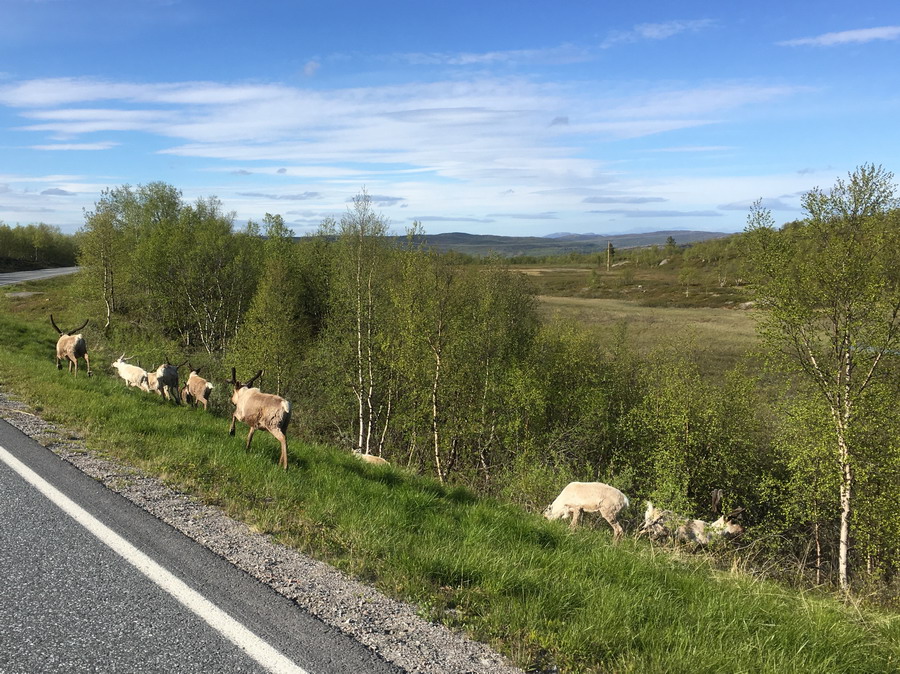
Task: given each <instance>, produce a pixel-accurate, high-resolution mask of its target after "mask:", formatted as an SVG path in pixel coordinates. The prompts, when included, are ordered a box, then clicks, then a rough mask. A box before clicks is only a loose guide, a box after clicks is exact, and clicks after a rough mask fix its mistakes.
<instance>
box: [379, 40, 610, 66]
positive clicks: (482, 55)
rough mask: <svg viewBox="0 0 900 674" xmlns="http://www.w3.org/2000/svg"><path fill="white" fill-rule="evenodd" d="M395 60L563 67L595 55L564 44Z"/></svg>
mask: <svg viewBox="0 0 900 674" xmlns="http://www.w3.org/2000/svg"><path fill="white" fill-rule="evenodd" d="M394 58H397V59H399V60H402V61H405V62H407V63H410V64H412V65H449V66H484V65H500V64H505V65H521V64H528V65H563V64H569V63H581V62H584V61H590V60H592V59H593V58H594V55H593V54H592V52H591V51H590V50H589V49H586V48H584V47H579V46H577V45H572V44H562V45H559V46H557V47H544V48H538V49H510V50H506V51H489V52H427V53H424V52H419V53H411V54H398V55H396V56H395V57H394Z"/></svg>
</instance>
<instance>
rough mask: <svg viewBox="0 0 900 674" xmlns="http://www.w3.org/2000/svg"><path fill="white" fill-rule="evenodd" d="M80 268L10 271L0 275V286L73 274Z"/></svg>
mask: <svg viewBox="0 0 900 674" xmlns="http://www.w3.org/2000/svg"><path fill="white" fill-rule="evenodd" d="M79 269H81V267H57V268H56V269H38V270H36V271H11V272H8V273H6V274H0V286H9V285H12V284H14V283H22V282H23V281H38V280H40V279H43V278H52V277H54V276H63V275H64V274H74V273H75V272H76V271H78V270H79Z"/></svg>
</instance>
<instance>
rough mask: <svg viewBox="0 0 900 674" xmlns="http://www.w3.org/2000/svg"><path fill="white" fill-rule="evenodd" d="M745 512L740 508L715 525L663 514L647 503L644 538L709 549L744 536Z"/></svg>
mask: <svg viewBox="0 0 900 674" xmlns="http://www.w3.org/2000/svg"><path fill="white" fill-rule="evenodd" d="M743 512H744V509H743V508H736V509H734V510H732V511H731V512H730V513H729V514H727V515H722V516H721V517H719V519H717V520H716V521H715V522H707V521H705V520H695V519H691V518H689V517H683V516H681V515H678V514H676V513H674V512H672V511H671V510H662V509H660V508H657V507H656V506H654V505H653V503H652V502H651V501H647V509H646V510H645V511H644V525H643V526H642V527H641V531H640V533H641V534H647V535H648V536H649V537H650V538H651V539H653V540H665V539H668V538H672V539H674V540H675V542H677V543H685V544H688V545H694V546H697V547H700V546H707V545H709V544H710V543H711V542H713V541H715V540H718V539H727V538H733V537H735V536H738V535H740V534H742V533H743V532H744V527H742V526H741V525H740V524H738V522H737V519H738V518H739V517H740V516H741V514H742V513H743Z"/></svg>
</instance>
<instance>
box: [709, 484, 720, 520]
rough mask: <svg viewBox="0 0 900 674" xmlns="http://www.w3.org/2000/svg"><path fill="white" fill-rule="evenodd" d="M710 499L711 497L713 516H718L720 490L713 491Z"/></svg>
mask: <svg viewBox="0 0 900 674" xmlns="http://www.w3.org/2000/svg"><path fill="white" fill-rule="evenodd" d="M711 497H712V511H713V514H714V515H718V514H719V513H720V511H721V509H722V490H721V489H713V490H712V494H711Z"/></svg>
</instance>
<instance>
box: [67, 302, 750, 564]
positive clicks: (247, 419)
mask: <svg viewBox="0 0 900 674" xmlns="http://www.w3.org/2000/svg"><path fill="white" fill-rule="evenodd" d="M50 323H51V324H52V325H53V327H54V329H55V330H56V332H57V333H59V340H58V341H57V342H56V367H57V369H60V370H61V369H62V364H61V363H60V361H61V360H66V361H67V362H68V365H69V372H70V373H71V372H72V370H73V366H74V376H76V377H77V376H78V360H79V359H80V358H84V362H85V365H86V367H87V375H88V376H89V377H90V376H91V375H92V372H91V361H90V359H89V358H88V353H87V345H86V343H85V341H84V336H83V335H82V334H81V333H80V332H79V330H82V329H83V328H84V327H85V326H86V325H87V324H88V321H85V322H84V323H82V324H81V326H79V327H78V328H76V329H74V330H69V331H63V330H61V329H60V328H59V327H58V326H57V325H56V322H55V321H54V320H53V315H52V314H51V315H50ZM131 358H132V357H131V356H129V357H128V358H126V357H125V354H124V353H123V354H122V355H121V356H119V357H118V358H117V359H116V360H115V361H114V362H113V363H112V366H111V367H112V368H113V369H115V370H116V372H117V374H118V375H119V377H121V378H122V379H123V380H124V381H125V385H126V386H128V387H132V386H133V387H136V388H139V389H141V390H142V391H146V392H148V393H150V392H153V393H156V394H158V395H160V396H162V397H164V398H165V399H166V400H174V401H175V402H184V403H187V404H190V405H191V406H193V407H196V406H197V405H198V404H200V405H203V409H204V410H206V409H207V408H208V405H209V395H210V392H211V391H212V390H213V385H212V383H211V382H209V381H207V380H206V379H204V378H203V377H201V376H200V369H201V368H199V367H197V368H195V367H193V366H192V365H191V364H190V363H189V362H188V361H184V362H182V363H180V364H178V365H173V364H172V363H171V361H170V359H169V358H168V356H166V360H165V362H163V363H162V364H161V365H160V366H159V367H158V368H157V369H156V370H155V371H153V372H148V371H147V370H144V369H142V368H140V367H138V366H137V365H132V364H130V363H128V361H129V360H130V359H131ZM184 365H187V366H188V368H189V370H190V374H189V375H188V378H187V380H186V381H185V383H184V385H183V386H182V387H181V388H179V376H178V368H180V367H182V366H184ZM262 373H263V371H262V370H260V371H259V372H257V373H256V374H255V375H253V377H251V378H250V380H249V381H247V382H246V383H241V382H240V381H238V379H237V372H236V370H235V368H231V380H230V381H229V383H230V384H231V387H232V395H231V403H232V404H233V405H234V411H233V412H232V415H231V427H230V428H229V429H228V434H229V435H231V436H233V435H234V430H235V423H236V422H238V421H240V422H241V423H244V424H247V426H248V427H249V429H250V431H249V433H248V434H247V442H246V449H247V450H249V449H250V443H251V442H252V441H253V434H254V433H255V432H256V431H258V430H265V431H268V432H269V433H271V434H272V435H273V436H274V437H275V438H276V439H277V440H278V442H279V443H280V444H281V457H280V458H279V461H278V465H279V466H281V467H282V468H284V469H285V470H287V437H286V435H285V433H286V432H287V427H288V424H289V423H290V421H291V403H290V402H288V401H287V400H285V399H284V398H282V397H281V396H277V395H273V394H271V393H263V392H262V391H260V390H259V389H258V388H254V387H253V383H254V382H255V381H256V380H257V379H259V377H261V376H262ZM353 454H354V456H356V457H357V458H359V459H360V460H362V461H365V462H367V463H371V464H387V463H388V462H387V461H386V460H384V459H383V458H381V457H378V456H373V455H370V454H365V453H363V452H361V451H360V450H354V451H353ZM721 502H722V492H721V490H719V489H717V490H714V491H713V495H712V509H713V511H714V512H715V513H716V514H719V515H720V517H719V519H717V520H715V521H713V522H707V521H705V520H696V519H691V518H689V517H684V516H681V515H678V514H676V513H674V512H672V511H671V510H661V509H659V508H657V507H656V506H654V505H653V503H651V502H650V501H648V502H647V507H646V510H645V512H644V522H643V524H642V525H641V527H640V530H639V532H638V535H639V536H644V535H646V536H648V537H649V538H650V539H651V540H666V539H669V540H674V541H675V542H678V543H685V544H689V545H693V546H695V547H701V546H707V545H709V544H710V543H712V542H714V541H715V540H717V539H728V538H733V537H735V536H739V535H740V534H741V533H743V531H744V528H743V527H742V526H741V525H740V524H739V523H738V520H739V519H740V517H741V515H742V513H743V512H744V509H743V508H737V509H735V510H733V511H731V512H730V513H729V514H727V515H725V514H722V513H721V512H720V510H721ZM629 505H630V502H629V500H628V497H627V496H626V495H625V494H623V493H622V492H621V491H619V490H618V489H616V488H615V487H611V486H610V485H608V484H603V483H602V482H570V483H569V484H568V485H566V487H565V488H564V489H563V490H562V492H560V494H559V496H557V497H556V500H554V501H553V503H551V504H550V505H549V506H547V508H546V509H545V510H544V513H543V514H544V517H546V518H547V519H548V520H559V519H568V518H571V523H570V527H571V528H572V529H575V528H576V527H577V526H578V522H579V520H580V519H581V517H582V516H583V515H584V513H599V514H600V516H601V517H603V519H605V520H606V521H607V522H608V523H609V525H610V526H611V527H612V530H613V536H614V539H616V540H618V539H619V538H621V537H622V536H623V534H624V528H623V527H622V524H621V522H620V521H619V519H620V517H621V516H622V514H623V512H624V511H625V510H626V509H627V508H628V507H629Z"/></svg>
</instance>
